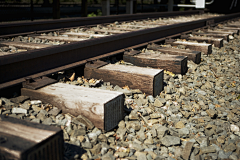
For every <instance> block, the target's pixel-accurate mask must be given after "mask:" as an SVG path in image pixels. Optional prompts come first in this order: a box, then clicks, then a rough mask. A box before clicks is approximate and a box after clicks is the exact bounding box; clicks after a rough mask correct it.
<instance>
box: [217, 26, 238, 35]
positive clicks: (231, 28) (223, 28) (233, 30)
mask: <svg viewBox="0 0 240 160" xmlns="http://www.w3.org/2000/svg"><path fill="white" fill-rule="evenodd" d="M219 29H221V30H229V31H232V32H234V33H236V34H238V35H239V31H240V26H239V27H224V26H223V27H219Z"/></svg>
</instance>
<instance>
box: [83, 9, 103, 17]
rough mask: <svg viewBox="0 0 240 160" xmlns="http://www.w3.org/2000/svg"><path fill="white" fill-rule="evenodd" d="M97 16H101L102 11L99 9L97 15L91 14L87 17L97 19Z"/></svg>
mask: <svg viewBox="0 0 240 160" xmlns="http://www.w3.org/2000/svg"><path fill="white" fill-rule="evenodd" d="M97 16H102V11H101V10H100V9H98V10H97V14H95V13H94V12H92V13H91V14H88V15H87V17H97Z"/></svg>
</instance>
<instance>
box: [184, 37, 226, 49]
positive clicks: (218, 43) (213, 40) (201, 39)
mask: <svg viewBox="0 0 240 160" xmlns="http://www.w3.org/2000/svg"><path fill="white" fill-rule="evenodd" d="M181 39H186V40H193V41H198V42H207V43H210V44H214V46H215V47H219V48H220V47H222V46H223V38H212V37H198V36H194V37H191V36H189V35H181Z"/></svg>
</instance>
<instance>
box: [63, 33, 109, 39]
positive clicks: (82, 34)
mask: <svg viewBox="0 0 240 160" xmlns="http://www.w3.org/2000/svg"><path fill="white" fill-rule="evenodd" d="M60 34H62V35H68V36H74V37H94V38H100V37H106V36H108V35H104V34H90V33H74V32H60Z"/></svg>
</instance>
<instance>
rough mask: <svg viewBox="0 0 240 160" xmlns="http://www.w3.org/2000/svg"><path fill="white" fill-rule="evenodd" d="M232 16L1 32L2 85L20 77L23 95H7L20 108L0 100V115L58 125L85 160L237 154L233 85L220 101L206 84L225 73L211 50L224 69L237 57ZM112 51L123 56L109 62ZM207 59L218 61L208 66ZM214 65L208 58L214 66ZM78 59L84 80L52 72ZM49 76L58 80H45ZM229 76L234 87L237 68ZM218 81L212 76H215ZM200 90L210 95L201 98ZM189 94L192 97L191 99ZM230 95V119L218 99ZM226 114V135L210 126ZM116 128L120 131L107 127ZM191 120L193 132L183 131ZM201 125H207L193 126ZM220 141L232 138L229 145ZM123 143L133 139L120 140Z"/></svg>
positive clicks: (71, 65) (236, 22)
mask: <svg viewBox="0 0 240 160" xmlns="http://www.w3.org/2000/svg"><path fill="white" fill-rule="evenodd" d="M239 15H240V14H232V15H225V16H223V15H213V14H203V15H193V16H188V17H187V18H186V17H173V18H158V17H154V16H156V15H151V16H150V15H145V16H149V17H151V19H146V20H142V18H141V20H135V21H127V22H126V21H125V22H121V21H117V22H116V21H115V22H114V23H112V22H109V21H112V19H111V20H109V21H108V22H109V23H107V22H106V23H104V24H94V25H92V24H89V25H88V26H77V27H72V26H71V25H72V24H69V25H70V26H71V27H70V28H67V29H56V28H55V29H52V28H51V30H48V31H46V30H45V31H37V32H34V33H32V32H31V31H30V32H29V31H26V32H25V33H19V34H17V33H13V34H12V35H10V34H9V33H8V32H7V33H8V35H2V36H1V38H2V39H1V41H0V45H1V47H0V49H1V50H2V51H4V52H2V53H0V54H1V56H0V73H1V75H4V76H3V77H1V80H0V83H1V84H0V89H4V88H7V87H9V86H13V85H16V84H19V83H22V85H23V88H22V89H21V94H22V95H24V96H20V97H19V98H15V99H14V98H13V99H11V101H12V102H14V101H15V103H22V104H21V105H20V107H17V106H16V104H12V102H10V101H8V100H7V99H1V103H2V102H3V103H5V104H1V105H2V107H3V109H1V114H4V115H10V116H12V117H17V118H20V117H22V118H23V117H26V118H23V119H28V120H31V121H33V122H38V123H43V124H48V125H56V126H62V129H63V135H64V139H65V141H68V142H69V143H70V144H74V145H77V146H81V147H82V148H84V149H86V150H87V153H84V154H83V153H79V152H78V153H79V154H82V155H81V156H82V157H81V158H82V159H87V158H91V159H97V158H103V159H104V158H111V159H112V158H113V157H116V158H126V157H129V158H130V159H131V158H132V159H136V158H138V159H139V158H140V157H143V158H144V159H146V158H148V159H149V158H153V159H155V158H156V157H158V158H160V159H161V158H167V157H171V158H177V157H178V156H181V157H182V158H183V159H189V157H190V156H191V158H200V157H202V158H206V157H208V158H214V157H216V156H217V157H218V158H220V159H224V157H226V158H233V159H234V158H239V157H238V154H239V149H240V148H239V146H238V145H239V144H238V143H239V141H238V140H237V138H239V137H238V136H239V134H238V133H239V121H238V118H239V117H238V115H237V113H238V112H239V111H238V110H239V107H238V105H239V101H238V102H237V99H238V98H239V97H237V94H238V92H239V91H238V90H237V89H236V90H231V91H227V92H226V99H225V100H224V101H223V100H221V96H223V93H220V92H219V90H220V89H219V88H216V87H215V90H214V91H213V85H215V84H219V85H220V86H221V85H224V84H222V83H223V82H224V83H225V82H226V79H224V78H221V77H224V76H223V75H222V74H221V73H219V72H221V71H223V70H224V72H226V73H228V71H225V70H227V69H228V68H226V66H227V65H225V64H226V62H224V60H225V59H224V58H221V57H219V56H218V54H220V55H221V56H222V57H224V56H225V58H226V59H227V60H226V61H227V62H228V63H229V66H231V65H233V67H230V69H231V70H232V69H235V70H236V71H237V69H236V67H235V66H237V65H238V64H239V63H237V62H235V61H234V62H231V61H230V60H229V58H230V57H231V55H233V56H234V57H235V58H236V59H238V58H239V57H238V56H237V53H238V49H237V46H238V45H237V43H238V40H239V30H240V24H239V19H238V18H239ZM157 16H159V15H157ZM143 17H144V16H143ZM121 18H122V17H120V19H121ZM132 18H133V17H129V19H132ZM135 18H136V17H135ZM233 18H235V20H233ZM106 19H108V17H107V18H106ZM196 19H199V20H196ZM229 19H231V20H230V21H229ZM227 20H228V21H227ZM106 21H107V20H106ZM61 23H62V22H61ZM91 23H92V22H91ZM3 27H4V26H3ZM13 27H14V25H13ZM15 27H16V26H15ZM30 30H31V29H30ZM13 32H14V31H13ZM53 45H57V46H53ZM222 48H224V49H225V50H226V51H222ZM222 52H224V53H225V54H224V53H222ZM79 53H80V54H79ZM83 53H84V54H83ZM226 53H227V54H226ZM235 54H236V55H235ZM116 55H122V60H121V61H119V60H116V58H115V57H114V58H109V57H113V56H116ZM211 55H213V56H211ZM99 59H101V60H99ZM208 59H209V60H208ZM212 59H213V60H216V61H221V62H219V63H218V62H216V64H215V62H214V61H213V60H212ZM230 59H231V58H230ZM188 60H190V61H188ZM211 63H214V64H213V65H212V66H211ZM83 64H85V68H84V77H78V78H77V77H76V75H75V73H74V72H71V71H69V72H70V73H67V72H68V71H65V72H64V74H63V75H61V74H60V73H59V71H62V70H66V69H71V68H74V67H77V66H81V65H83ZM222 66H224V67H222ZM218 67H220V71H219V68H218ZM221 67H222V70H221ZM208 70H210V71H208ZM195 72H196V74H195ZM232 72H233V71H231V72H230V73H232ZM50 74H53V75H52V76H51V77H54V76H58V80H60V81H62V82H64V83H56V82H57V81H56V80H54V79H51V78H48V77H45V75H50ZM198 74H200V76H199V75H198ZM229 75H230V74H229ZM229 75H228V77H227V79H229V80H231V81H233V80H234V81H233V82H231V83H229V84H228V85H232V86H233V87H236V84H238V83H239V80H237V78H239V70H238V71H237V73H235V74H232V75H231V76H233V77H232V78H231V77H229ZM41 76H43V77H41ZM193 76H196V79H195V78H194V77H193ZM207 76H209V79H207V78H206V77H207ZM218 78H219V79H220V80H219V82H217V81H218V80H217V81H216V82H215V80H216V79H218ZM195 80H196V82H195ZM181 81H183V82H181ZM200 81H201V82H200ZM103 82H104V83H103ZM192 82H193V83H192ZM52 83H54V84H52ZM66 83H68V84H66ZM226 83H227V82H226ZM69 84H73V85H69ZM76 85H77V86H76ZM78 85H81V86H84V87H80V86H78ZM219 85H217V87H219ZM119 86H120V87H119ZM226 86H227V85H226ZM89 87H90V88H89ZM185 87H187V89H186V88H185ZM224 87H225V86H224ZM95 88H98V89H95ZM99 88H100V89H101V90H100V89H99ZM129 88H130V89H129ZM227 88H230V87H227ZM224 89H225V88H224ZM108 90H113V91H115V92H112V91H108ZM186 90H187V91H186ZM191 90H194V92H191ZM208 90H209V91H208ZM100 93H101V94H100ZM145 93H146V94H147V95H149V96H147V97H146V95H145ZM229 93H231V94H232V95H230V94H229ZM207 95H209V96H211V98H210V99H206V98H205V97H204V96H207ZM188 96H190V98H189V97H188ZM195 96H197V97H198V98H197V99H195V98H193V97H195ZM29 97H30V98H31V99H40V100H42V101H43V102H48V103H50V104H52V105H54V106H56V107H58V108H55V107H53V106H51V105H48V104H42V102H41V101H39V102H35V101H29V100H28V99H29ZM154 97H155V98H154ZM212 97H213V98H212ZM215 97H217V99H216V98H215ZM229 97H230V98H229ZM214 98H215V99H214ZM227 99H228V100H231V101H230V102H231V108H230V110H231V113H230V112H226V113H227V115H231V117H230V118H229V116H227V115H225V112H224V111H223V110H224V109H223V110H221V107H222V108H223V107H224V105H230V102H228V103H227V101H228V100H227ZM23 102H24V103H23ZM233 102H234V103H233ZM7 103H9V105H10V108H9V105H6V104H7ZM35 103H36V104H35ZM24 104H25V105H24ZM213 104H214V105H213ZM23 105H24V107H25V108H24V107H23ZM124 105H125V112H126V113H127V112H129V113H130V114H129V113H128V114H129V115H128V116H126V115H125V112H124V111H123V108H124ZM178 106H179V107H178ZM206 106H208V107H209V108H206ZM11 108H14V109H11ZM173 108H175V109H173ZM218 108H220V109H218ZM164 110H165V111H164ZM61 111H62V112H63V113H64V115H63V114H60V113H61ZM200 111H201V112H200ZM48 112H50V113H48ZM198 112H199V113H198ZM26 113H28V114H29V115H28V114H26ZM66 113H67V114H66ZM234 114H236V115H234ZM172 115H174V116H172ZM194 115H195V116H194ZM19 116H20V117H19ZM204 116H205V117H204ZM226 116H227V118H226ZM30 117H31V118H30ZM176 117H178V118H177V120H176V119H174V118H176ZM234 118H235V119H234ZM122 119H124V120H125V121H121V120H122ZM211 119H212V120H213V121H214V123H211V122H210V120H211ZM229 119H230V121H229V122H228V128H226V129H227V133H226V134H222V132H223V131H219V130H218V131H217V130H216V128H220V127H221V126H224V124H225V121H226V120H229ZM89 120H90V121H89ZM217 120H221V121H224V122H223V123H222V124H221V125H217V123H220V122H218V121H217ZM193 121H194V122H193ZM196 121H197V122H196ZM192 123H194V125H192ZM117 125H118V128H117V130H115V131H112V132H104V131H111V130H112V129H114V128H115V127H116V126H117ZM189 125H190V126H193V127H194V129H190V128H189V127H187V129H186V126H189ZM94 126H95V128H94ZM195 126H197V127H195ZM201 126H203V127H205V130H202V129H199V128H201ZM96 127H97V128H100V129H102V130H103V131H101V130H99V129H97V128H96ZM152 127H153V128H152ZM214 127H215V128H214ZM195 128H197V129H199V130H196V129H195ZM189 131H191V133H190V132H189ZM220 133H221V134H220ZM58 134H59V133H58ZM135 134H136V135H137V136H135ZM149 134H150V135H149ZM191 134H192V135H191ZM214 136H215V137H214ZM223 136H225V137H223ZM209 137H210V138H209ZM226 137H227V138H228V137H229V138H231V139H235V140H234V141H230V142H229V143H227V140H226V142H225V138H226ZM232 137H234V138H232ZM180 138H181V139H180ZM192 139H194V140H192ZM214 139H215V141H217V142H218V143H217V142H215V141H214ZM222 139H224V142H225V143H222V141H223V140H222ZM211 140H212V141H211ZM221 140H222V141H221ZM128 141H129V142H131V144H130V143H128V144H126V143H127V142H128ZM209 141H210V142H209ZM102 143H105V144H106V145H105V144H102ZM210 144H211V145H210ZM213 144H215V145H216V146H214V145H213ZM219 144H220V146H219ZM144 145H145V146H144ZM66 146H67V147H69V145H66ZM109 146H110V148H109ZM117 146H119V147H120V148H119V147H117ZM217 146H218V148H217ZM234 147H235V148H234ZM103 148H106V149H103ZM147 148H151V149H149V150H148V149H147ZM204 148H207V149H204ZM193 149H194V151H193V152H192V150H193ZM221 149H222V150H221ZM143 150H144V151H145V152H142V151H143ZM177 150H182V153H178V152H177ZM199 150H200V152H199ZM107 151H108V154H106V153H107ZM175 151H176V152H175ZM69 152H71V150H70V151H69ZM180 152H181V151H180ZM198 152H199V153H198ZM228 152H231V154H229V155H228ZM99 153H101V154H99ZM193 153H194V154H193ZM42 154H44V153H39V156H40V155H42ZM79 154H76V155H75V156H76V157H75V158H78V156H79ZM77 155H78V156H77ZM230 156H231V157H230Z"/></svg>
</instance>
